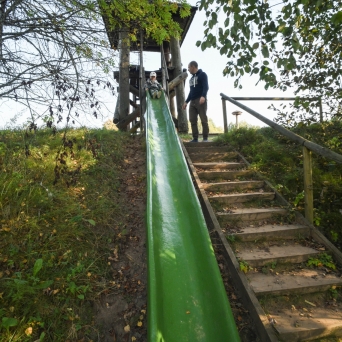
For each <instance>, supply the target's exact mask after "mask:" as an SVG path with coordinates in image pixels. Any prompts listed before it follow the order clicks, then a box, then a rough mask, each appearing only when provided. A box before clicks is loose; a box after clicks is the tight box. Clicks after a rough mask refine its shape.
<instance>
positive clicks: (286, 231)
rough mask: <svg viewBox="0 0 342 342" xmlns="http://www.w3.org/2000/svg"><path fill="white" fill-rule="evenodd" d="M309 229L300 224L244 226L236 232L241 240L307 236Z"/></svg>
mask: <svg viewBox="0 0 342 342" xmlns="http://www.w3.org/2000/svg"><path fill="white" fill-rule="evenodd" d="M309 233H310V229H309V227H308V226H302V225H273V224H268V225H264V226H260V227H257V226H256V227H244V228H242V229H241V230H240V231H238V232H237V233H235V235H236V236H238V237H239V240H241V241H255V240H259V239H268V240H270V239H273V240H274V239H294V238H296V237H298V236H302V237H305V236H308V235H309Z"/></svg>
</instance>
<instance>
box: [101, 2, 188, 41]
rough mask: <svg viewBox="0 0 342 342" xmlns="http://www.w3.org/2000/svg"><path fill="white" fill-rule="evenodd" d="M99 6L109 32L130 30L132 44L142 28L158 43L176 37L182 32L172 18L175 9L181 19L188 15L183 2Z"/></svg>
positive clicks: (105, 4)
mask: <svg viewBox="0 0 342 342" xmlns="http://www.w3.org/2000/svg"><path fill="white" fill-rule="evenodd" d="M99 4H100V8H101V9H102V11H103V15H104V17H107V18H108V21H109V24H110V27H111V29H113V30H115V29H120V28H123V27H125V28H129V30H130V38H131V40H132V41H136V40H137V37H138V36H139V32H140V30H141V29H142V30H143V31H144V33H145V34H146V35H147V36H148V37H151V38H153V39H154V40H155V41H157V42H158V43H159V44H161V43H162V42H163V41H164V40H169V39H170V37H179V36H180V34H181V29H180V26H179V24H178V23H177V22H175V21H174V20H173V19H172V15H173V14H175V13H176V12H178V10H179V15H180V17H181V18H184V17H186V16H189V15H190V5H188V4H187V3H186V1H185V0H178V1H173V2H169V1H164V0H158V1H149V0H130V1H125V0H117V1H107V0H100V1H99Z"/></svg>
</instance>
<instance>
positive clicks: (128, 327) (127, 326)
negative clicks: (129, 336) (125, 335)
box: [124, 324, 131, 332]
mask: <svg viewBox="0 0 342 342" xmlns="http://www.w3.org/2000/svg"><path fill="white" fill-rule="evenodd" d="M130 330H131V327H130V326H129V325H128V324H127V325H126V326H125V327H124V331H125V332H129V331H130Z"/></svg>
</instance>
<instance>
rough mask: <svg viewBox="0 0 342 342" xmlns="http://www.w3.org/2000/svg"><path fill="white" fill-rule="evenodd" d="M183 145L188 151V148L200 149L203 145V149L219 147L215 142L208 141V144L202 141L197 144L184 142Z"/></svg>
mask: <svg viewBox="0 0 342 342" xmlns="http://www.w3.org/2000/svg"><path fill="white" fill-rule="evenodd" d="M183 145H184V146H185V147H186V149H188V147H195V148H196V147H199V148H201V147H202V145H203V147H215V146H216V147H218V146H219V145H217V143H216V142H213V141H208V142H205V143H204V142H201V140H200V141H199V142H197V143H191V142H185V141H183Z"/></svg>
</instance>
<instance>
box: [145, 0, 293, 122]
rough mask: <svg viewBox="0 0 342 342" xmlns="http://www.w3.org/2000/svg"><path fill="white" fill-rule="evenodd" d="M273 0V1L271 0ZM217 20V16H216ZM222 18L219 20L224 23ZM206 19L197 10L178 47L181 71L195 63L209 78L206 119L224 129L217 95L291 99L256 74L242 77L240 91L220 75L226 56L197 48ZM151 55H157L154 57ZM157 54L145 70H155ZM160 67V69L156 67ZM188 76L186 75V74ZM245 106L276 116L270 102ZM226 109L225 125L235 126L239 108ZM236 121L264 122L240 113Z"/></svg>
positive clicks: (290, 94)
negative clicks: (265, 87) (232, 124)
mask: <svg viewBox="0 0 342 342" xmlns="http://www.w3.org/2000/svg"><path fill="white" fill-rule="evenodd" d="M271 1H272V0H271ZM196 2H197V0H188V3H190V4H191V5H192V6H196ZM219 18H220V17H219ZM224 19H225V18H222V17H221V21H222V22H223V21H224ZM205 20H206V15H205V12H204V11H197V13H196V14H195V17H194V20H193V22H192V24H191V26H190V28H189V31H188V33H187V35H186V37H185V39H184V42H183V44H182V47H181V58H182V64H183V68H187V66H188V63H189V62H190V61H192V60H195V61H196V62H197V63H198V67H199V68H200V69H202V70H203V71H205V72H206V73H207V75H208V81H209V92H208V112H207V114H208V118H209V119H210V118H211V119H212V120H213V121H214V123H215V124H216V125H217V126H221V127H223V113H222V102H221V97H220V93H223V94H225V95H227V96H229V97H294V96H295V95H294V93H293V90H291V89H290V90H287V91H286V92H283V91H280V90H276V89H269V90H267V91H266V90H265V89H264V84H263V83H261V82H260V83H259V84H258V85H256V83H257V82H258V77H257V75H254V76H253V77H251V76H249V75H246V74H245V75H244V76H243V78H242V86H243V88H242V89H237V88H234V78H231V77H225V76H223V69H224V68H225V66H226V64H227V62H228V58H227V56H221V55H220V53H219V51H218V50H216V49H212V48H211V49H206V50H205V51H202V50H201V48H200V47H197V46H196V41H198V40H202V38H203V36H204V35H203V31H204V27H203V22H204V21H205ZM154 55H158V56H157V58H156V56H154ZM159 58H160V57H159V54H156V53H154V54H153V53H149V54H146V56H145V58H144V66H145V68H146V70H154V69H155V68H156V66H155V65H156V63H157V64H158V63H159V60H160V59H159ZM158 68H159V67H158ZM188 74H189V73H188ZM189 78H190V74H189V76H188V79H187V81H186V87H185V97H186V96H187V94H188V93H189V84H188V83H189V82H188V80H189ZM283 102H289V103H290V101H274V102H273V103H274V105H275V106H276V107H279V105H280V104H281V103H283ZM241 103H243V104H244V105H246V106H248V107H250V108H252V109H253V110H255V111H256V112H258V113H259V114H261V115H263V116H265V117H267V118H268V119H270V120H273V118H274V117H275V115H276V112H275V111H273V110H270V109H267V108H268V107H269V106H270V104H271V103H272V102H269V101H241ZM226 106H227V119H228V123H234V124H235V119H236V118H235V116H234V115H232V112H234V111H236V110H239V111H242V110H241V109H240V108H239V107H237V106H235V105H233V104H232V103H230V102H229V101H226ZM239 121H245V122H246V123H248V124H250V125H255V126H265V124H264V123H263V122H261V121H260V120H258V119H256V118H254V116H252V115H251V114H249V113H247V112H244V111H242V115H241V116H239Z"/></svg>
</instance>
